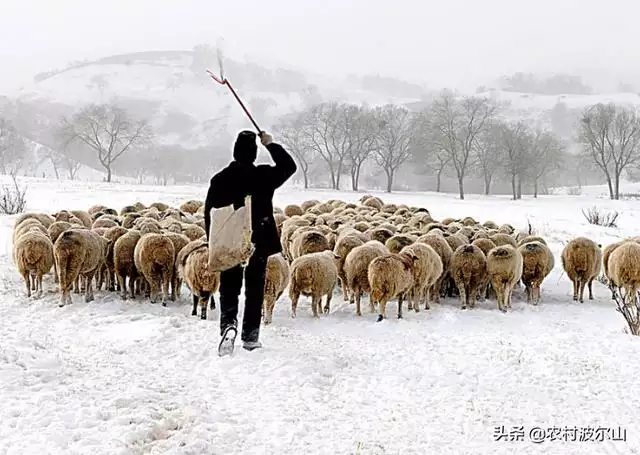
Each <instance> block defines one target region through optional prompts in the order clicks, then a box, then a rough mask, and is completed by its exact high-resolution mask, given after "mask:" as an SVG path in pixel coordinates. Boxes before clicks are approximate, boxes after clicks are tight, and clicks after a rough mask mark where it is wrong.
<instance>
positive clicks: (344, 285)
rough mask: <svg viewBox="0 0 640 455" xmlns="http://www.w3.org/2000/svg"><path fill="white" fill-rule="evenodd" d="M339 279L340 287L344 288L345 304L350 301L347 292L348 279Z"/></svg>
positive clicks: (341, 277)
mask: <svg viewBox="0 0 640 455" xmlns="http://www.w3.org/2000/svg"><path fill="white" fill-rule="evenodd" d="M338 279H339V280H340V287H341V288H342V296H343V298H344V301H345V302H348V301H349V291H348V290H347V285H346V283H347V279H346V278H345V277H344V276H339V277H338Z"/></svg>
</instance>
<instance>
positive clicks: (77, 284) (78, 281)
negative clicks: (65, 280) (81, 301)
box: [73, 275, 80, 294]
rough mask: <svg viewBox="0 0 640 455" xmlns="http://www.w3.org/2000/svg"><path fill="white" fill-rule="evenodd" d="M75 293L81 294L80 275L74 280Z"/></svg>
mask: <svg viewBox="0 0 640 455" xmlns="http://www.w3.org/2000/svg"><path fill="white" fill-rule="evenodd" d="M73 293H74V294H80V275H78V277H77V278H76V279H75V280H74V282H73Z"/></svg>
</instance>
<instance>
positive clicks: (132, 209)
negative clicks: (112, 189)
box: [120, 205, 138, 217]
mask: <svg viewBox="0 0 640 455" xmlns="http://www.w3.org/2000/svg"><path fill="white" fill-rule="evenodd" d="M130 213H138V208H137V207H136V206H134V205H125V206H124V207H122V208H121V209H120V216H122V217H125V216H127V215H128V214H130Z"/></svg>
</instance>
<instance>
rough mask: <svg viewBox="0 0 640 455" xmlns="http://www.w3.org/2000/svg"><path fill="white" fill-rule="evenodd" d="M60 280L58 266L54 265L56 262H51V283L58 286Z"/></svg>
mask: <svg viewBox="0 0 640 455" xmlns="http://www.w3.org/2000/svg"><path fill="white" fill-rule="evenodd" d="M59 282H60V280H59V279H58V266H57V265H56V261H53V283H54V284H58V283H59Z"/></svg>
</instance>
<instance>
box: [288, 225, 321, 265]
mask: <svg viewBox="0 0 640 455" xmlns="http://www.w3.org/2000/svg"><path fill="white" fill-rule="evenodd" d="M330 249H331V246H330V245H329V241H328V240H327V238H326V237H325V236H324V235H323V234H322V233H321V232H319V231H317V230H315V229H314V230H310V231H305V232H302V233H300V234H296V235H295V236H294V237H293V243H292V245H291V257H292V258H293V259H296V258H299V257H300V256H304V255H305V254H309V253H320V252H322V251H326V250H330Z"/></svg>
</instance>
